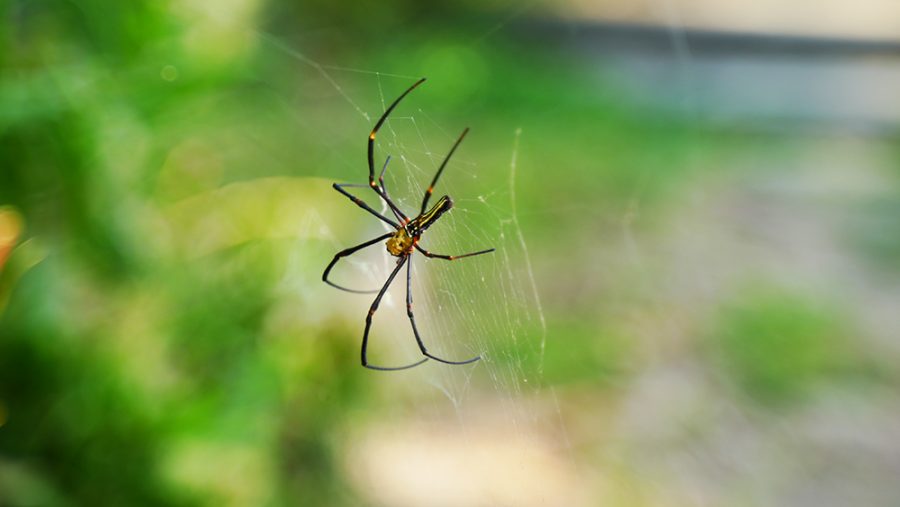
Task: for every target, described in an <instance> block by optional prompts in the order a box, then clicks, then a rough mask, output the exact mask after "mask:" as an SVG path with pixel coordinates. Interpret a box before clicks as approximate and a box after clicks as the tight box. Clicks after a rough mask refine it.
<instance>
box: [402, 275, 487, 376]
mask: <svg viewBox="0 0 900 507" xmlns="http://www.w3.org/2000/svg"><path fill="white" fill-rule="evenodd" d="M406 315H407V316H408V317H409V323H410V324H411V325H412V329H413V334H414V335H415V336H416V342H417V343H418V344H419V349H420V350H421V351H422V354H423V355H424V356H425V357H426V358H428V357H430V358H431V359H434V360H435V361H439V362H441V363H444V364H469V363H474V362H475V361H478V360H479V359H481V356H475V357H473V358H472V359H466V360H465V361H449V360H447V359H441V358H440V357H437V356H435V355H433V354H431V353H430V352H428V350H427V349H426V348H425V343H423V342H422V337H421V336H419V328H417V327H416V317H415V315H413V310H412V259H410V261H409V263H408V264H407V265H406Z"/></svg>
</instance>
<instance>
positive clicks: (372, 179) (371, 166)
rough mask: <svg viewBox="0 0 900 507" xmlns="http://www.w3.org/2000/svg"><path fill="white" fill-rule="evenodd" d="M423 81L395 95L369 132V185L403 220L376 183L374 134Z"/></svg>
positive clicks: (399, 212)
mask: <svg viewBox="0 0 900 507" xmlns="http://www.w3.org/2000/svg"><path fill="white" fill-rule="evenodd" d="M424 82H425V78H424V77H423V78H422V79H420V80H418V81H416V82H415V83H413V85H412V86H410V87H409V88H407V89H406V91H405V92H403V93H402V94H401V95H400V96H399V97H397V98H396V99H395V100H394V102H392V103H391V105H390V106H388V108H387V109H385V111H384V113H383V114H382V115H381V118H379V119H378V122H376V123H375V127H374V128H373V129H372V132H371V133H370V134H369V147H368V157H369V186H370V187H372V190H374V191H375V193H376V194H378V195H379V196H381V198H382V199H384V202H386V203H387V205H388V206H390V207H391V209H393V210H394V212H395V213H398V214H399V215H400V216H402V217H403V219H404V220H405V221H409V219H407V218H406V215H404V214H403V212H402V211H400V209H399V208H397V206H396V205H395V204H394V203H393V202H392V201H391V200H390V198H389V197H388V196H387V194H386V193H385V191H384V189H383V188H381V187H379V186H378V183H376V182H375V135H376V134H378V130H379V129H380V128H381V126H382V125H383V124H384V121H385V120H387V117H388V115H390V114H391V111H393V110H394V108H395V107H397V104H399V103H400V101H401V100H403V98H404V97H406V96H407V95H408V94H409V92H411V91H413V90H414V89H415V88H416V87H417V86H419V85H420V84H422V83H424ZM401 221H403V220H401Z"/></svg>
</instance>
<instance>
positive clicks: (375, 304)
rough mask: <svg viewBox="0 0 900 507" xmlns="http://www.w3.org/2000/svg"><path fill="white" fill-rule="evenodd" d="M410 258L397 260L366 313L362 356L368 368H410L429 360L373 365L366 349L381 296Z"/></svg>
mask: <svg viewBox="0 0 900 507" xmlns="http://www.w3.org/2000/svg"><path fill="white" fill-rule="evenodd" d="M408 258H409V256H408V255H407V256H403V257H400V259H399V260H398V261H397V267H395V268H394V270H393V271H391V275H390V276H389V277H388V279H387V281H386V282H384V286H383V287H381V291H379V292H378V295H377V296H375V301H372V306H370V307H369V314H368V315H366V330H365V331H363V339H362V352H361V353H360V358H361V359H362V365H363V366H365V367H366V368H369V369H372V370H381V371H396V370H406V369H409V368H413V367H415V366H419V365H420V364H422V363H424V362H425V361H428V358H427V357H426V358H424V359H422V360H421V361H419V362H416V363H412V364H408V365H406V366H392V367H386V366H373V365H371V364H369V360H368V359H367V358H366V349H367V348H368V346H369V328H371V327H372V317H373V316H374V315H375V312H376V311H377V310H378V304H379V303H381V298H382V297H384V293H385V292H387V289H388V287H390V285H391V282H393V281H394V277H395V276H397V272H398V271H400V268H402V267H403V263H404V262H406V260H407V259H408Z"/></svg>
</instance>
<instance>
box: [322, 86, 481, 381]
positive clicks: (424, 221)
mask: <svg viewBox="0 0 900 507" xmlns="http://www.w3.org/2000/svg"><path fill="white" fill-rule="evenodd" d="M423 82H425V78H422V79H419V80H418V81H416V82H415V83H414V84H413V85H412V86H410V87H409V88H407V90H406V91H405V92H403V93H402V94H401V95H400V96H399V97H397V99H396V100H394V102H393V103H391V105H390V106H389V107H388V108H387V109H386V110H385V112H384V114H382V115H381V118H379V119H378V122H376V123H375V127H374V128H373V129H372V132H371V133H370V134H369V155H368V156H369V184H368V185H365V184H352V183H335V184H333V185H332V187H334V189H335V190H337V191H338V192H340V193H341V194H343V195H345V196H347V198H348V199H350V200H351V201H353V202H354V203H355V204H356V205H357V206H359V207H360V208H362V209H364V210H366V211H368V212H369V213H371V214H372V215H374V216H376V217H378V219H379V220H381V221H382V222H384V223H386V224H389V225H390V226H391V227H393V228H394V231H392V232H388V233H387V234H383V235H381V236H378V237H377V238H375V239H371V240H369V241H366V242H364V243H360V244H359V245H356V246H353V247H350V248H347V249H344V250H341V251H340V252H338V253H337V254H335V256H334V259H332V260H331V262H330V263H329V264H328V267H326V268H325V272H324V273H322V281H323V282H325V283H327V284H328V285H331V286H332V287H335V288H338V289H340V290H343V291H347V292H354V293H357V294H374V293H376V292H377V293H378V295H377V296H375V301H373V302H372V306H370V307H369V313H368V315H366V327H365V330H364V331H363V338H362V352H361V353H360V359H361V360H362V365H363V366H364V367H366V368H369V369H372V370H381V371H395V370H406V369H408V368H413V367H416V366H419V365H420V364H422V363H424V362H425V361H428V359H434V360H435V361H439V362H441V363H445V364H455V365H460V364H469V363H474V362H475V361H478V360H479V359H481V356H476V357H473V358H471V359H466V360H464V361H450V360H447V359H442V358H440V357H438V356H435V355H434V354H432V353H430V352H428V350H427V349H426V348H425V343H424V342H423V341H422V337H421V336H420V335H419V330H418V328H417V327H416V318H415V316H414V315H413V309H412V304H413V301H412V258H411V257H412V254H413V252H414V251H416V250H418V251H419V252H420V253H422V255H424V256H425V257H429V258H433V259H444V260H448V261H453V260H456V259H462V258H464V257H472V256H475V255H481V254H486V253H490V252H493V251H494V249H493V248H489V249H487V250H481V251H478V252H472V253H467V254H462V255H444V254H436V253H431V252H429V251H428V250H426V249H424V248H422V247H421V246H419V240H420V239H421V237H422V234H423V233H424V232H425V231H426V230H427V229H428V228H429V227H431V226H432V225H433V224H434V223H435V222H436V221H437V220H438V219H439V218H440V217H441V215H443V214H444V213H446V212H447V211H449V210H450V208H452V207H453V200H452V199H450V197H449V196H446V195H445V196H443V197H441V198H440V199H438V201H437V203H435V205H434V206H432V207H431V208H430V209H429V208H428V201H429V199H430V198H431V194H432V193H433V192H434V186H435V184H437V181H438V178H440V177H441V173H442V172H444V168H445V167H446V166H447V162H448V161H449V160H450V157H452V156H453V152H455V151H456V148H457V147H458V146H459V143H461V142H462V140H463V138H465V137H466V134H467V133H468V132H469V129H468V128H466V129H464V130H463V132H462V134H461V135H460V136H459V138H458V139H457V140H456V142H455V143H454V144H453V147H452V148H450V152H449V153H447V156H446V157H444V161H443V162H441V165H440V167H438V170H437V173H436V174H435V175H434V178H433V179H432V180H431V185H429V186H428V189H427V190H426V191H425V197H424V198H423V199H422V209H421V211H419V215H418V216H416V217H415V218H413V219H409V218H408V217H407V216H406V215H405V214H404V213H403V212H402V211H401V210H400V208H399V207H398V206H397V205H396V204H395V203H394V202H393V201H392V200H391V198H390V197H389V196H388V192H387V188H385V186H384V173H385V170H387V165H388V162H390V157H387V159H386V160H385V162H384V166H383V167H382V168H381V174H380V175H379V176H378V180H377V181H376V180H375V155H374V150H375V135H376V134H377V133H378V129H380V128H381V126H382V124H384V122H385V120H387V118H388V115H390V114H391V111H393V110H394V108H395V107H397V104H399V103H400V101H401V100H403V98H404V97H406V95H407V94H409V92H411V91H413V90H414V89H415V88H416V87H417V86H419V85H420V84H422V83H423ZM345 187H355V188H365V187H369V188H371V189H372V190H374V191H375V193H376V194H378V196H379V197H380V198H381V199H382V200H384V202H385V203H386V204H387V206H388V207H389V208H390V209H391V213H393V215H394V218H396V219H397V221H394V220H392V219H390V218H388V217H386V216H384V215H382V214H381V213H379V212H377V211H375V210H374V209H372V207H370V206H369V205H368V204H366V203H364V202H363V201H362V199H360V198H359V197H356V196H355V195H353V194H351V193H350V192H348V191H347V190H344V188H345ZM385 240H387V241H385ZM380 241H385V246H386V247H387V251H388V253H390V254H391V255H393V256H394V257H397V265H396V266H395V267H394V269H393V271H391V274H390V275H389V276H388V278H387V281H385V282H384V285H383V286H382V287H381V289H375V290H354V289H348V288H346V287H342V286H340V285H338V284H336V283H334V282H332V281H330V280H328V273H330V272H331V269H332V268H333V267H334V265H335V264H337V262H338V261H339V260H340V259H341V258H343V257H348V256H350V255H352V254H353V253H355V252H357V251H359V250H362V249H363V248H366V247H368V246H371V245H374V244H375V243H378V242H380ZM404 264H406V315H407V316H408V317H409V323H410V325H411V326H412V330H413V335H415V337H416V342H417V343H418V345H419V350H421V351H422V355H424V356H425V357H424V358H423V359H422V360H420V361H417V362H415V363H411V364H407V365H404V366H375V365H372V364H369V360H368V358H367V357H366V348H367V346H368V343H369V329H370V328H371V327H372V317H373V316H374V315H375V312H376V311H377V310H378V305H379V303H381V298H382V297H384V293H385V292H386V291H387V289H388V287H390V285H391V282H393V281H394V278H395V277H396V276H397V273H398V272H399V271H400V269H401V268H402V267H403V265H404Z"/></svg>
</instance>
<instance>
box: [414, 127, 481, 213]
mask: <svg viewBox="0 0 900 507" xmlns="http://www.w3.org/2000/svg"><path fill="white" fill-rule="evenodd" d="M468 133H469V127H466V128H465V129H464V130H463V131H462V134H460V135H459V138H458V139H457V140H456V142H455V143H453V147H452V148H450V153H447V156H446V157H444V161H443V162H441V166H440V167H438V170H437V174H435V175H434V178H433V179H432V180H431V185H428V190H426V191H425V197H424V198H423V199H422V211H421V213H425V210H426V209H428V199H430V198H431V194H432V193H433V192H434V186H435V185H437V181H438V178H440V177H441V173H443V172H444V168H445V167H447V162H449V161H450V157H452V156H453V152H455V151H456V148H457V147H458V146H459V143H461V142H462V140H463V138H465V137H466V134H468ZM421 213H420V214H421Z"/></svg>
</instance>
